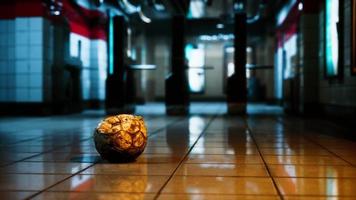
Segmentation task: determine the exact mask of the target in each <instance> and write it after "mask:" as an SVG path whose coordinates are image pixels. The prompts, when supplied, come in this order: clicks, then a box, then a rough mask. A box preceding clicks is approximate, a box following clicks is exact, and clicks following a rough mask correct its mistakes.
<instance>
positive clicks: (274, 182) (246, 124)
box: [244, 117, 284, 200]
mask: <svg viewBox="0 0 356 200" xmlns="http://www.w3.org/2000/svg"><path fill="white" fill-rule="evenodd" d="M244 122H245V126H246V128H247V130H248V133H249V135H250V136H251V138H252V140H253V141H254V143H255V145H256V147H257V150H258V152H259V154H260V156H261V159H262V161H263V163H264V166H265V167H266V170H267V173H268V175H269V177H270V178H271V180H272V184H273V186H274V188H275V189H276V191H277V194H278V196H279V197H280V199H281V200H284V197H283V195H282V193H281V191H280V190H279V188H278V186H277V183H276V180H275V179H274V177H273V176H272V173H271V171H270V169H269V167H268V164H267V162H266V160H265V159H264V157H263V155H262V153H261V151H260V148H259V146H258V144H257V142H256V140H255V137H254V135H253V134H252V130H251V129H250V127H249V125H248V122H247V119H246V117H245V118H244Z"/></svg>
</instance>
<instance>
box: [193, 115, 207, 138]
mask: <svg viewBox="0 0 356 200" xmlns="http://www.w3.org/2000/svg"><path fill="white" fill-rule="evenodd" d="M204 127H205V122H204V119H203V118H201V117H198V116H193V117H190V118H189V132H190V134H191V135H192V134H193V135H199V134H201V133H202V132H203V129H204Z"/></svg>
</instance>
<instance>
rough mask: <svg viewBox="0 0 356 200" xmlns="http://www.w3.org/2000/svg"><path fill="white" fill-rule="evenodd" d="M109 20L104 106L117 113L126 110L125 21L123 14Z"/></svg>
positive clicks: (109, 111) (107, 109) (110, 111)
mask: <svg viewBox="0 0 356 200" xmlns="http://www.w3.org/2000/svg"><path fill="white" fill-rule="evenodd" d="M110 20H112V21H111V22H109V31H108V34H109V35H108V39H109V45H108V48H109V50H108V54H109V67H108V76H107V79H106V99H105V107H106V112H107V113H111V114H118V113H124V112H127V107H126V82H125V76H126V70H125V62H124V61H125V60H124V59H125V38H126V22H125V19H124V17H123V16H115V17H113V18H112V19H110ZM111 32H112V34H111ZM111 51H112V52H111Z"/></svg>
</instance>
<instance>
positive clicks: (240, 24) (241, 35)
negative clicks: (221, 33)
mask: <svg viewBox="0 0 356 200" xmlns="http://www.w3.org/2000/svg"><path fill="white" fill-rule="evenodd" d="M234 35H235V40H234V47H235V55H234V62H235V73H234V74H233V75H232V76H231V77H229V78H228V81H227V103H228V113H229V114H241V115H243V114H246V103H247V88H246V14H245V13H236V14H235V27H234Z"/></svg>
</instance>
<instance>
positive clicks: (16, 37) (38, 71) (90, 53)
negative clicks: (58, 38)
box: [0, 17, 107, 103]
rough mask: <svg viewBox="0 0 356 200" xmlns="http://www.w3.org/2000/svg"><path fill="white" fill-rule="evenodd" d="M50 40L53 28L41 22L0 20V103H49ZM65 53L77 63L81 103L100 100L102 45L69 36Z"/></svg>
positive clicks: (102, 94)
mask: <svg viewBox="0 0 356 200" xmlns="http://www.w3.org/2000/svg"><path fill="white" fill-rule="evenodd" d="M53 39H54V34H53V27H52V25H51V23H50V22H49V21H48V20H47V19H45V18H42V17H26V18H22V17H21V18H15V19H7V20H0V102H2V103H4V102H19V103H31V102H35V103H43V102H49V101H51V100H52V99H51V98H52V92H53V91H52V70H51V67H52V65H53V45H54V42H55V41H54V40H53ZM79 41H80V44H79ZM79 45H80V46H81V48H80V51H79V48H78V46H79ZM69 51H70V55H71V56H72V57H75V58H79V59H80V61H81V65H82V66H81V67H82V73H81V80H82V81H81V82H82V89H83V91H82V94H83V100H104V99H105V80H106V69H107V53H106V52H107V51H106V41H104V40H90V39H88V38H86V37H84V36H81V35H78V34H75V33H71V34H70V49H69ZM78 53H80V55H78Z"/></svg>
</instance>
